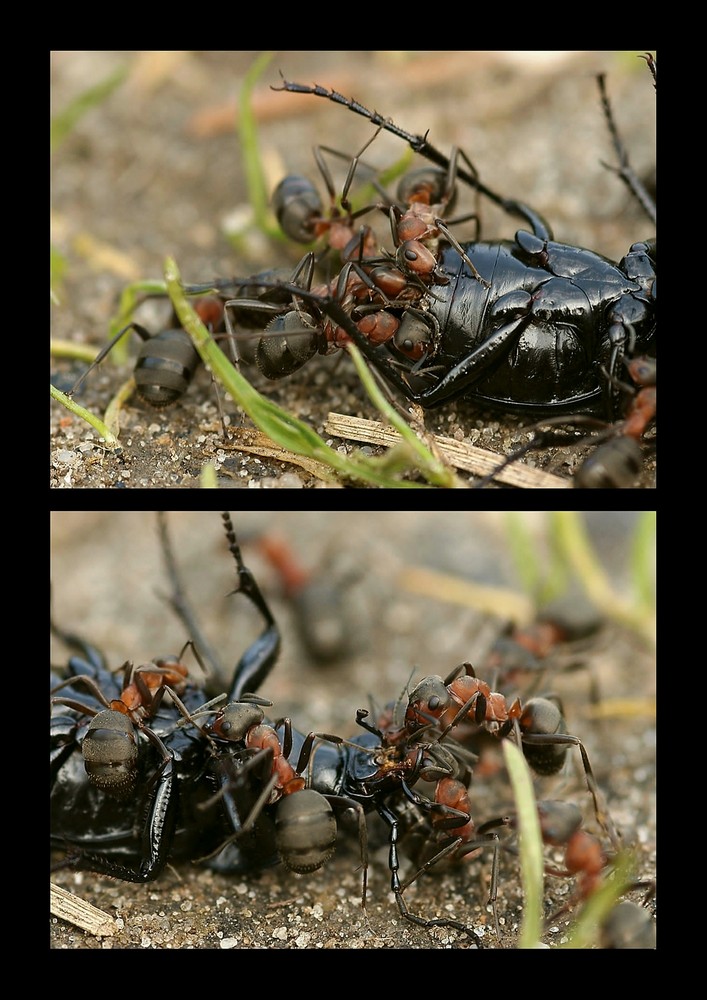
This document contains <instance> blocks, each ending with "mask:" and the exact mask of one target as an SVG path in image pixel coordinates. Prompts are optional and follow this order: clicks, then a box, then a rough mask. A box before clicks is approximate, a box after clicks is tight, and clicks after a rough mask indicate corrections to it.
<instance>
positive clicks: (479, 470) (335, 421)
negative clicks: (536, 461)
mask: <svg viewBox="0 0 707 1000" xmlns="http://www.w3.org/2000/svg"><path fill="white" fill-rule="evenodd" d="M325 431H326V433H327V434H333V435H334V436H335V437H342V438H350V439H353V440H354V441H364V442H366V443H367V444H377V445H385V446H391V445H394V444H397V443H398V442H399V441H400V437H399V435H398V434H397V433H396V432H395V431H393V430H391V429H390V428H389V427H387V426H386V425H385V424H383V423H381V422H380V421H377V420H365V419H364V418H362V417H349V416H347V415H346V414H344V413H329V415H328V417H327V422H326V425H325ZM430 437H431V439H432V440H433V441H434V443H435V445H436V447H437V448H439V450H440V452H441V453H442V455H443V456H444V458H445V459H446V460H447V461H448V462H450V463H451V464H452V465H454V466H455V467H456V468H457V469H463V470H464V471H466V472H472V473H474V475H477V476H486V475H489V474H490V473H492V472H493V471H494V469H496V468H497V467H498V465H499V463H500V462H501V456H500V455H497V454H496V452H493V451H486V450H485V449H484V448H477V447H475V446H474V445H470V444H463V443H462V442H460V441H455V440H454V438H448V437H442V436H441V435H439V434H434V435H430ZM497 478H498V480H499V482H502V483H507V484H508V485H509V486H518V487H521V488H525V489H540V488H545V489H569V488H571V486H572V483H571V481H570V480H568V479H561V478H560V477H559V476H553V475H552V474H551V473H549V472H543V471H542V470H540V469H533V468H530V467H529V466H527V465H523V464H522V463H521V462H517V463H515V464H514V465H511V466H509V467H508V468H506V469H503V470H502V471H501V472H500V473H499V475H498V477H497Z"/></svg>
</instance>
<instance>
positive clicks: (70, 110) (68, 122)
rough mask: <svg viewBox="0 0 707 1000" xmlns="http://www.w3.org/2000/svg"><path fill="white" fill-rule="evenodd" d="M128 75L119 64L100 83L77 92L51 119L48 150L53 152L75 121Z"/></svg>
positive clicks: (107, 95)
mask: <svg viewBox="0 0 707 1000" xmlns="http://www.w3.org/2000/svg"><path fill="white" fill-rule="evenodd" d="M127 75H128V67H127V66H121V67H120V68H119V69H117V70H116V71H115V72H114V73H111V75H110V76H108V77H106V79H105V80H102V81H101V82H100V83H97V84H96V85H95V86H94V87H89V88H88V90H85V91H84V92H83V93H82V94H79V96H78V97H77V98H75V100H73V101H72V102H71V103H70V104H69V105H68V107H66V108H64V110H63V111H61V112H59V114H57V115H55V116H54V118H53V119H52V121H51V127H50V131H49V146H50V150H51V151H52V152H54V150H55V149H57V148H58V146H60V145H61V143H62V142H63V141H64V139H66V137H67V135H69V134H70V132H71V131H72V129H73V128H74V126H75V125H76V123H77V121H79V119H80V118H82V117H83V116H84V115H85V114H86V112H87V111H90V110H91V109H92V108H95V107H96V106H97V105H99V104H101V103H102V102H103V101H105V99H106V98H107V97H109V96H110V95H111V94H112V93H113V91H114V90H115V89H116V87H119V86H120V84H121V83H122V82H123V80H124V79H125V78H126V76H127Z"/></svg>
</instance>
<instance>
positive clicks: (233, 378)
mask: <svg viewBox="0 0 707 1000" xmlns="http://www.w3.org/2000/svg"><path fill="white" fill-rule="evenodd" d="M165 277H166V281H167V287H168V290H169V295H170V298H171V300H172V304H173V306H174V308H175V311H176V313H177V316H178V317H179V321H180V323H181V324H182V326H183V327H184V329H185V330H186V331H187V333H188V334H189V336H190V337H191V338H192V341H193V343H194V346H195V347H196V349H197V351H198V352H199V355H200V357H201V359H202V361H203V362H204V364H205V365H207V366H208V367H209V369H210V370H211V372H212V373H213V375H214V376H215V377H216V378H217V379H218V381H219V382H220V383H221V385H223V387H224V389H225V390H226V392H227V393H228V394H229V395H230V396H231V398H232V399H233V400H234V401H235V402H236V403H238V405H239V406H241V407H242V408H243V410H245V412H246V413H247V414H248V416H249V417H250V419H251V420H252V421H253V423H254V424H256V426H257V427H259V428H260V430H261V431H263V433H264V434H267V435H268V437H270V438H271V439H272V440H273V441H275V442H276V443H277V444H279V445H280V446H281V447H283V448H286V449H287V450H288V451H292V452H295V453H296V454H298V455H307V456H308V457H309V458H313V459H314V460H315V461H318V462H322V463H323V464H325V465H328V466H329V467H330V468H331V469H333V470H334V471H335V472H337V473H338V474H339V476H341V477H342V478H343V479H353V480H363V481H364V482H368V483H372V484H373V485H375V486H380V487H384V488H391V487H405V488H413V489H414V488H417V489H420V488H423V489H424V488H425V484H424V483H412V482H407V481H405V480H401V479H397V478H393V476H392V475H391V459H390V456H389V455H388V456H384V457H383V459H375V458H365V457H360V456H358V455H354V456H349V457H347V456H345V455H342V454H340V453H339V452H338V451H335V450H334V449H333V448H330V447H329V445H328V444H326V442H325V441H323V440H322V438H321V437H320V436H319V435H318V434H317V433H316V432H315V431H314V430H313V429H312V428H311V427H309V426H308V425H307V424H305V423H303V422H302V421H301V420H298V419H297V418H296V417H293V416H292V415H291V414H289V413H287V412H286V411H285V410H282V409H280V407H278V406H276V405H275V403H273V402H272V401H271V400H269V399H267V398H266V397H265V396H262V395H261V394H260V393H259V392H258V391H257V390H256V389H255V388H254V387H253V386H252V385H251V384H250V383H249V382H248V380H247V379H245V378H244V377H243V376H242V375H241V373H240V372H239V371H237V370H236V368H234V366H233V365H232V364H231V362H230V361H229V360H228V358H227V357H226V355H225V354H224V353H223V351H222V350H221V349H220V347H219V346H218V344H216V342H215V341H214V339H213V337H212V336H211V335H210V333H209V331H208V330H207V329H206V327H205V326H204V325H203V323H202V322H201V321H200V320H199V317H198V316H197V315H196V313H195V312H194V310H193V309H192V307H191V306H190V305H189V302H188V301H187V298H186V296H185V294H184V291H183V289H182V287H181V284H180V275H179V270H178V268H177V265H176V263H175V261H174V260H172V259H171V258H169V259H168V260H167V262H166V265H165ZM401 454H402V452H399V453H398V455H397V456H396V460H395V469H394V471H395V472H396V473H397V472H398V471H399V466H400V461H401V458H400V456H401ZM411 464H412V460H411V458H410V457H409V456H408V457H407V458H406V463H405V466H406V468H409V467H410V465H411Z"/></svg>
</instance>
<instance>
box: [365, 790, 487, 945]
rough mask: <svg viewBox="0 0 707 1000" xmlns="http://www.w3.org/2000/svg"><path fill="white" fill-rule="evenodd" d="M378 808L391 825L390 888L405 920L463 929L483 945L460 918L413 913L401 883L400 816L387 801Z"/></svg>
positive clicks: (477, 943)
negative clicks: (432, 916)
mask: <svg viewBox="0 0 707 1000" xmlns="http://www.w3.org/2000/svg"><path fill="white" fill-rule="evenodd" d="M376 809H377V810H378V814H379V815H380V817H381V819H382V820H384V822H386V823H387V824H388V826H389V827H390V851H389V856H388V867H389V869H390V888H391V891H392V893H393V895H394V896H395V902H396V903H397V905H398V910H399V911H400V914H401V916H402V917H404V918H405V920H409V921H410V923H413V924H417V925H418V926H419V927H451V928H453V929H454V930H458V931H462V932H463V933H464V934H467V935H468V936H469V937H470V938H471V939H472V940H473V941H474V942H475V943H476V945H477V947H480V946H481V942H480V939H479V937H478V935H477V933H476V931H474V930H473V929H472V928H471V927H467V926H466V924H462V923H460V922H459V921H458V920H452V919H451V918H445V917H434V918H426V917H420V916H417V914H415V913H412V912H411V911H410V910H409V909H408V906H407V903H406V902H405V900H404V898H403V889H402V886H401V883H400V876H399V874H398V872H399V870H400V862H399V859H398V817H397V815H396V814H395V813H394V812H393V810H392V809H390V808H389V807H388V806H387V805H385V803H383V802H378V803H376Z"/></svg>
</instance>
